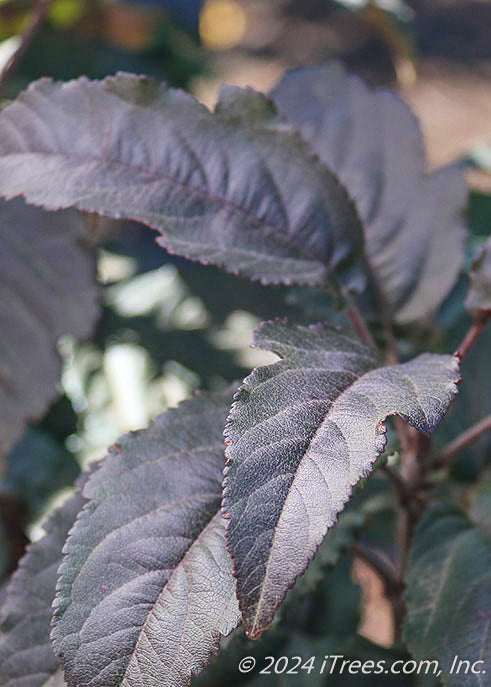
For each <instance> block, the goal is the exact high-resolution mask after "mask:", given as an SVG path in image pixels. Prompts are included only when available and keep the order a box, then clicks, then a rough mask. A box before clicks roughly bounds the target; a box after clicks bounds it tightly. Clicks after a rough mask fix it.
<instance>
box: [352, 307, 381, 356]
mask: <svg viewBox="0 0 491 687" xmlns="http://www.w3.org/2000/svg"><path fill="white" fill-rule="evenodd" d="M346 315H347V316H348V317H349V319H350V320H351V324H352V325H353V328H354V330H355V332H356V333H357V334H358V336H359V338H360V339H361V340H362V341H363V342H364V343H366V344H367V345H368V346H372V347H373V348H375V341H374V340H373V337H372V335H371V334H370V330H369V329H368V327H367V325H366V322H365V320H364V319H363V315H362V314H361V312H360V310H359V309H358V306H357V305H355V303H351V304H350V305H348V306H347V308H346Z"/></svg>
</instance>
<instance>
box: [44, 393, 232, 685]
mask: <svg viewBox="0 0 491 687" xmlns="http://www.w3.org/2000/svg"><path fill="white" fill-rule="evenodd" d="M229 404H230V394H229V393H222V394H216V395H209V394H201V395H198V396H196V397H195V398H193V399H191V400H190V401H186V402H184V403H182V404H181V405H180V406H179V408H177V409H175V410H169V411H168V412H166V413H164V414H163V415H161V416H160V417H159V418H158V419H157V420H156V422H155V424H154V425H152V426H151V427H150V428H149V429H146V430H143V431H139V432H134V433H131V434H128V435H126V436H124V437H123V438H122V439H121V440H120V441H119V442H118V443H117V444H115V445H114V447H113V448H112V449H111V451H110V453H109V455H108V456H107V458H106V459H105V461H104V463H103V464H102V466H101V468H100V469H99V470H98V471H97V472H96V473H94V475H93V476H92V477H91V478H90V480H89V482H88V483H87V485H86V487H85V489H84V496H86V497H87V498H89V499H90V501H89V503H87V505H86V506H85V508H84V510H83V511H82V512H81V513H80V515H79V517H78V519H77V522H76V523H75V526H74V527H73V529H72V531H71V534H70V537H69V538H68V540H67V543H66V545H65V549H64V552H65V554H66V555H65V558H64V561H63V563H62V565H61V567H60V571H59V580H58V591H57V596H56V600H55V615H54V628H53V634H52V639H53V642H54V646H55V651H56V654H57V656H59V658H60V660H61V662H62V664H63V667H64V669H65V677H66V680H67V683H68V685H69V687H81V685H89V684H90V685H91V687H116V685H117V686H118V687H120V686H121V687H141V686H143V685H145V687H178V686H179V685H187V684H189V682H190V680H191V676H192V674H195V673H198V672H199V671H200V670H201V669H202V667H203V666H204V665H205V664H206V663H207V662H208V660H209V658H210V656H211V655H212V653H216V652H217V651H218V647H219V641H220V636H221V635H227V634H228V633H229V632H231V631H232V630H233V629H234V628H235V627H236V626H237V624H238V622H239V617H240V616H239V612H238V607H237V602H236V598H235V590H234V581H233V577H232V563H231V560H230V556H229V554H228V552H227V550H226V547H225V526H224V525H225V523H224V522H223V519H222V517H221V515H220V512H219V506H220V494H221V484H220V482H221V475H222V469H223V463H224V455H223V440H222V428H223V425H224V422H225V417H226V414H227V408H228V406H229Z"/></svg>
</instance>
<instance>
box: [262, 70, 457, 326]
mask: <svg viewBox="0 0 491 687" xmlns="http://www.w3.org/2000/svg"><path fill="white" fill-rule="evenodd" d="M272 97H273V99H274V101H275V103H276V104H277V105H278V108H279V110H280V112H282V113H283V114H285V115H286V116H287V117H288V118H289V120H290V121H291V122H292V123H293V124H295V126H297V127H298V129H299V131H300V132H301V134H302V136H303V137H304V139H305V140H306V141H308V142H309V144H310V145H311V147H312V149H313V150H314V151H315V152H316V153H317V154H318V155H319V157H320V158H321V160H323V161H324V162H325V163H326V164H327V165H328V166H329V168H330V169H333V170H334V171H335V173H336V174H338V176H339V178H340V180H341V181H342V183H344V184H345V186H346V188H347V189H348V191H349V193H350V195H351V196H352V198H353V199H354V200H355V202H356V205H357V208H358V211H359V213H360V216H361V218H362V221H363V224H364V227H365V237H366V251H367V256H368V259H369V262H370V263H371V266H372V271H373V274H374V277H375V281H376V284H377V288H378V289H379V290H380V291H381V293H382V300H383V301H384V303H385V305H386V306H388V307H389V309H390V311H391V312H394V313H395V315H396V318H397V319H398V320H399V321H400V322H409V321H413V320H416V319H418V318H421V317H424V316H427V315H428V314H431V313H432V312H434V311H435V310H436V308H437V307H438V305H439V304H440V303H441V302H442V300H443V299H444V297H445V296H446V295H447V294H448V292H449V291H450V289H451V287H452V286H453V284H454V282H455V280H456V278H457V274H458V272H459V269H460V267H461V266H462V263H463V258H464V246H463V243H464V237H465V228H464V220H463V212H464V209H465V204H466V197H467V188H466V184H465V180H464V177H463V173H462V171H461V170H460V169H459V168H458V167H457V166H449V167H445V168H441V169H439V170H438V171H436V172H435V173H432V174H426V171H425V170H426V160H425V155H424V146H423V139H422V136H421V133H420V130H419V126H418V123H417V121H416V119H415V117H414V115H413V113H412V112H411V110H410V108H409V107H408V105H406V104H405V103H404V101H403V100H401V99H400V98H399V97H398V96H397V95H395V93H392V92H390V91H388V90H385V89H376V90H373V89H370V88H369V87H368V86H367V85H366V84H365V83H364V82H363V81H362V80H361V79H359V78H358V77H356V76H353V75H350V74H349V73H348V72H347V71H346V70H345V69H344V67H342V66H341V65H340V64H336V63H334V64H330V65H326V66H323V67H316V68H308V69H298V70H294V71H291V72H288V73H287V74H286V75H285V76H284V77H283V79H282V80H281V82H280V83H279V84H278V86H277V87H276V88H275V89H274V91H273V93H272Z"/></svg>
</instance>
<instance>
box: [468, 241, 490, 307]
mask: <svg viewBox="0 0 491 687" xmlns="http://www.w3.org/2000/svg"><path fill="white" fill-rule="evenodd" d="M465 306H466V308H467V310H468V311H469V312H470V313H471V314H472V315H477V314H478V313H479V312H482V311H488V312H489V311H491V238H488V240H487V241H486V243H484V245H483V246H481V249H480V250H479V252H478V255H477V256H476V258H475V260H474V263H473V265H472V269H471V271H470V272H469V292H468V294H467V300H466V302H465Z"/></svg>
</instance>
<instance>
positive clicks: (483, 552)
mask: <svg viewBox="0 0 491 687" xmlns="http://www.w3.org/2000/svg"><path fill="white" fill-rule="evenodd" d="M406 584H407V591H406V605H407V619H406V626H405V630H404V635H405V640H406V641H407V643H408V647H409V649H410V651H411V653H412V654H413V655H414V656H415V657H416V658H419V659H426V658H434V659H435V658H436V659H438V660H439V661H440V665H441V668H442V671H443V672H442V679H443V682H444V684H445V685H448V687H482V685H485V684H487V677H486V676H485V674H486V673H487V674H488V675H489V674H490V673H491V633H490V619H491V540H490V539H489V537H488V536H486V534H485V533H484V532H483V531H481V530H480V529H479V528H477V527H475V526H473V524H472V523H471V522H470V521H469V520H468V519H467V518H466V517H465V515H464V514H463V513H462V512H461V511H459V510H458V509H457V508H455V507H453V506H435V507H433V508H432V509H431V510H430V511H429V512H428V513H427V514H426V516H425V518H424V520H423V521H422V522H421V523H420V525H419V526H418V529H417V531H416V535H415V538H414V543H413V548H412V551H411V556H410V560H409V567H408V572H407V575H406ZM455 656H457V657H458V660H465V661H469V662H470V664H472V665H473V666H474V671H472V670H470V669H468V671H467V674H465V667H463V668H461V670H460V672H456V671H455V669H454V672H453V673H452V674H451V673H450V669H451V667H452V664H453V661H454V658H455ZM476 661H482V663H476ZM475 671H478V672H475Z"/></svg>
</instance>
